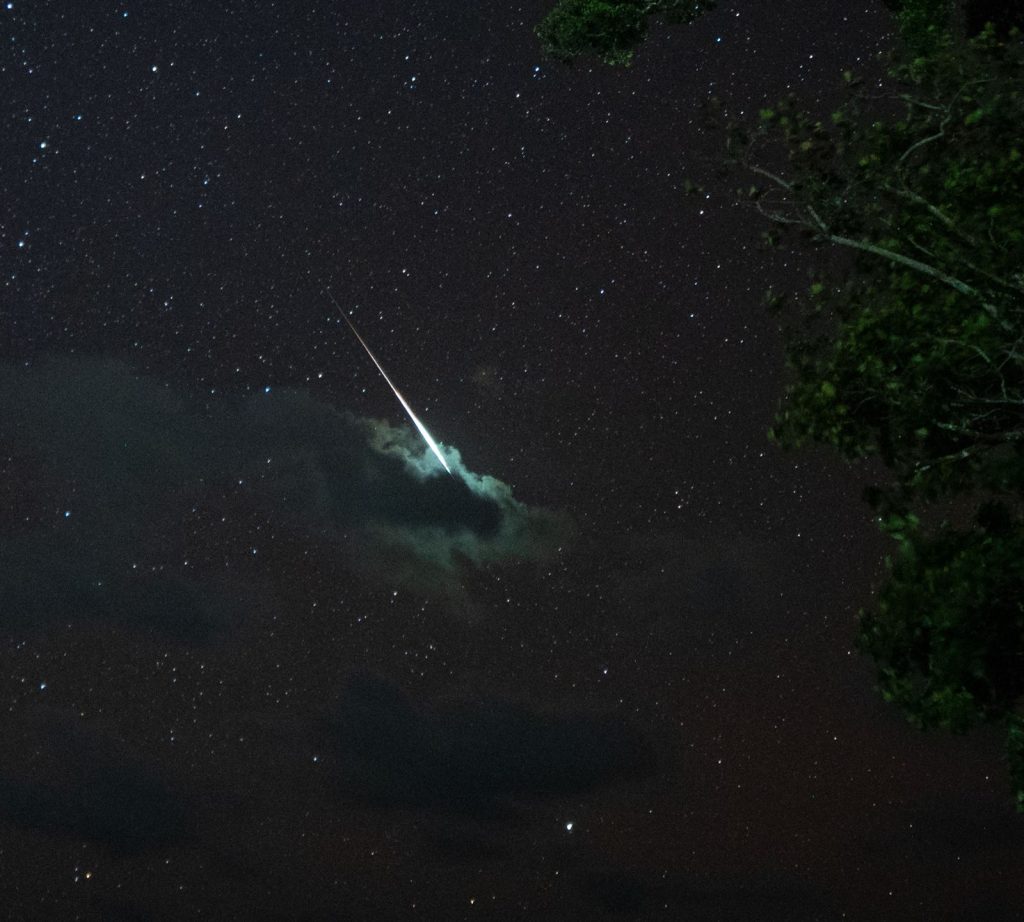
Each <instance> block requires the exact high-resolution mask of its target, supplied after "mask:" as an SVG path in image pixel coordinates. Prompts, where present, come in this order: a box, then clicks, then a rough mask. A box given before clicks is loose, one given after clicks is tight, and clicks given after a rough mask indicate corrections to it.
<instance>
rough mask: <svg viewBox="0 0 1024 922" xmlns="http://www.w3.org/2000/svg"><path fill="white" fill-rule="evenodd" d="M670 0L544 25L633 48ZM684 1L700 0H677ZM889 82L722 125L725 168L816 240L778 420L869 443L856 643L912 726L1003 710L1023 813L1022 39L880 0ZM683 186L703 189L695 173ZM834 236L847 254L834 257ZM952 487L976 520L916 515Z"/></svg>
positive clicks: (621, 0)
mask: <svg viewBox="0 0 1024 922" xmlns="http://www.w3.org/2000/svg"><path fill="white" fill-rule="evenodd" d="M668 5H669V4H665V3H660V4H659V3H646V4H645V3H641V2H629V0H561V2H560V3H559V5H558V6H557V7H556V8H555V10H553V11H552V13H551V15H549V16H548V18H547V19H545V21H544V23H542V24H541V27H540V28H539V29H538V32H539V34H540V35H541V38H542V40H543V41H544V44H545V47H546V48H547V49H548V50H549V51H550V52H551V53H553V54H555V55H556V56H557V57H560V58H562V59H564V60H569V59H571V58H573V57H575V56H576V55H578V54H595V55H597V56H598V57H600V58H602V59H603V60H604V61H606V62H608V63H611V64H628V63H629V61H630V60H631V58H632V54H633V51H634V49H635V48H636V46H637V44H638V43H639V42H641V41H642V40H643V38H644V36H645V34H646V29H647V17H648V15H650V14H653V13H666V14H667V12H668V11H667V9H665V7H667V6H668ZM672 5H673V6H677V7H679V9H680V10H684V9H685V11H686V12H687V13H688V15H687V16H684V17H681V18H684V19H692V17H693V15H695V14H696V13H698V12H700V11H701V10H702V9H703V8H706V7H707V6H709V5H710V4H704V3H680V4H672ZM887 5H888V6H890V7H891V8H892V9H893V12H894V15H895V17H896V22H897V25H898V28H899V31H900V36H901V44H900V47H899V49H898V50H897V52H896V54H895V55H894V57H893V59H892V60H891V61H890V66H889V74H888V78H887V79H886V80H885V81H883V82H881V83H876V84H875V85H873V86H868V85H865V84H864V83H863V82H862V81H861V80H859V79H858V78H857V77H855V76H854V75H853V74H852V73H849V72H848V73H846V74H845V75H844V77H845V81H846V86H847V94H846V100H845V102H844V103H843V104H842V105H840V106H839V107H838V108H837V109H836V111H835V112H833V113H832V114H831V117H830V118H829V119H826V120H822V119H819V118H815V117H814V116H813V115H810V114H808V113H806V112H805V111H803V110H802V109H801V107H800V106H799V104H798V102H797V100H796V99H795V97H792V96H791V97H788V98H786V99H783V100H781V101H780V102H778V103H777V104H775V105H773V106H770V107H766V108H765V109H763V110H762V111H761V113H760V119H759V120H758V122H757V123H756V124H754V125H753V126H751V125H747V124H737V123H735V122H730V121H729V120H728V118H727V117H724V116H723V117H722V118H719V117H718V116H716V115H715V113H712V117H711V123H712V124H719V126H720V127H723V128H724V129H725V134H726V138H727V157H726V172H727V173H728V174H729V175H733V176H737V175H739V176H742V177H743V181H744V186H743V188H741V189H739V190H738V192H737V194H738V196H739V197H740V199H741V201H743V202H744V203H746V204H747V205H748V206H749V207H750V208H752V209H753V210H755V211H756V212H758V213H759V214H760V216H761V217H762V218H763V219H764V220H765V222H766V224H767V230H766V233H765V239H766V241H767V242H768V243H769V244H770V245H773V246H781V245H792V246H796V247H798V248H800V249H802V250H805V251H810V252H811V253H813V254H816V256H817V257H818V258H816V259H815V265H816V266H817V269H816V272H815V277H814V279H813V282H812V284H811V285H810V288H809V290H808V291H807V292H806V294H804V295H802V296H800V297H799V298H796V299H793V300H792V302H791V299H787V298H785V297H780V296H779V295H777V294H775V293H773V292H769V294H768V303H769V304H770V305H772V306H774V307H776V308H777V309H780V310H787V312H788V315H789V318H790V319H789V321H788V322H787V332H786V357H787V366H788V372H789V374H788V383H787V386H786V391H785V395H784V399H783V401H782V404H781V406H780V409H779V412H778V414H777V416H776V420H775V425H774V428H773V431H772V435H773V437H774V438H775V439H776V440H777V441H778V442H779V443H780V444H782V445H783V446H784V447H789V448H792V447H798V446H801V445H803V444H806V443H819V444H826V445H830V446H832V447H833V448H835V449H837V450H838V451H839V452H840V453H841V454H842V455H843V456H844V457H846V458H848V459H851V460H852V459H857V458H864V457H878V458H881V460H882V461H883V462H884V463H885V465H886V466H887V469H888V471H889V476H888V478H887V480H886V482H884V483H882V484H879V485H878V486H876V487H875V488H872V489H871V490H870V491H868V495H867V498H868V499H869V501H870V502H871V503H872V505H873V506H874V507H875V508H876V510H877V512H878V514H879V515H878V521H879V522H880V524H881V525H882V527H883V528H884V529H885V530H886V531H887V532H888V533H889V534H890V535H891V536H892V537H893V538H894V539H895V540H896V542H897V553H896V555H895V561H894V562H891V563H890V567H889V576H888V580H887V582H886V584H885V585H884V586H883V588H882V590H881V592H880V594H879V598H878V600H877V604H876V605H875V607H874V608H873V609H871V610H870V611H867V612H862V613H861V619H860V629H859V640H858V642H859V645H860V647H861V648H862V649H863V650H864V651H865V652H867V653H868V654H869V655H871V656H872V658H873V659H874V660H875V662H876V664H877V667H878V679H879V685H880V688H881V691H882V693H883V695H884V696H885V697H886V698H887V700H889V701H891V702H893V703H894V704H896V705H898V706H899V707H900V708H901V709H902V710H903V711H904V712H905V714H906V715H907V716H908V718H909V719H910V720H911V721H912V722H913V723H914V724H915V725H917V726H919V727H922V728H931V727H939V728H944V729H947V730H951V731H954V732H964V731H966V730H968V729H969V728H971V727H973V726H975V725H978V724H983V723H996V724H999V725H1002V726H1003V727H1004V728H1005V730H1006V734H1007V758H1008V762H1009V766H1010V772H1011V776H1012V779H1013V784H1014V787H1015V791H1016V797H1017V804H1018V807H1019V808H1020V809H1021V810H1024V515H1022V510H1024V135H1022V134H1021V127H1020V126H1021V125H1024V42H1022V40H1021V34H1020V32H1019V31H1017V30H1016V29H1014V28H1012V26H1013V25H1014V23H1015V21H1016V20H1015V18H1014V16H1019V15H1021V14H1020V11H1019V10H1018V11H1017V12H1016V13H1015V14H1012V15H1009V16H1006V15H1004V16H1003V17H1002V18H1001V21H1000V23H999V24H998V26H996V25H993V24H988V25H986V26H985V27H984V28H981V29H980V31H979V32H978V34H976V35H975V34H973V31H968V29H972V30H973V29H974V28H977V22H978V21H979V16H981V15H982V13H983V10H984V9H987V7H986V0H967V2H966V3H958V2H955V0H888V2H887ZM691 189H692V190H694V191H703V190H701V189H700V188H699V187H695V186H692V185H691ZM834 253H845V254H846V255H847V257H848V259H847V260H846V261H845V265H843V266H842V267H841V268H836V265H835V260H834V259H831V258H830V256H829V258H826V254H834ZM950 501H953V502H955V503H956V504H957V505H958V506H959V507H961V508H962V507H964V506H965V505H968V506H969V505H973V506H975V507H976V508H977V513H976V515H975V518H974V523H973V526H972V527H967V528H963V527H953V526H951V525H949V524H948V523H946V522H943V523H942V524H940V525H939V526H938V527H937V528H933V529H931V530H929V529H925V528H924V527H923V526H922V524H921V519H920V518H919V516H918V514H917V513H921V514H922V515H923V510H924V509H933V508H935V507H936V504H942V503H946V504H948V503H949V502H950Z"/></svg>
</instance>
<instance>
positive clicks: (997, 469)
mask: <svg viewBox="0 0 1024 922" xmlns="http://www.w3.org/2000/svg"><path fill="white" fill-rule="evenodd" d="M1022 51H1024V49H1022V46H1021V44H1020V42H1019V41H1018V42H1017V43H1016V44H1015V45H1012V46H1010V45H1004V44H1001V43H999V42H998V41H996V40H995V39H994V37H993V35H992V33H991V32H990V31H988V32H984V33H983V34H982V35H981V36H979V37H978V38H976V39H973V40H971V41H970V42H969V43H968V45H967V46H966V48H957V47H954V46H952V45H950V46H947V47H946V48H945V49H944V50H943V51H942V52H940V53H937V54H936V55H935V56H933V57H930V58H927V59H925V58H917V59H915V60H914V61H912V62H910V63H909V64H907V65H905V66H902V67H898V68H896V69H894V71H893V79H894V80H896V81H898V82H897V86H896V92H894V93H891V94H889V96H888V97H887V98H885V99H880V98H879V97H873V98H869V95H868V93H867V91H866V90H865V89H864V88H863V87H861V86H857V85H856V84H855V81H853V80H852V78H851V79H850V81H849V82H850V83H851V84H854V87H853V92H852V96H851V98H850V99H849V101H848V102H847V103H846V104H845V105H844V106H842V107H841V108H840V109H838V110H837V111H836V112H834V113H833V115H832V124H831V125H830V126H829V128H826V127H825V126H823V125H822V123H821V122H820V121H816V120H814V119H813V118H812V117H810V116H808V115H806V114H805V113H802V112H800V111H799V110H798V109H797V108H796V104H795V101H794V100H792V99H788V100H784V101H783V102H782V103H780V104H779V105H778V106H777V107H775V108H772V109H765V110H763V111H762V112H761V124H760V125H759V126H757V127H756V128H755V129H754V130H753V131H748V130H746V129H744V128H736V127H735V126H733V128H732V130H731V133H730V139H729V146H730V150H731V153H732V157H731V163H732V165H733V166H734V167H736V168H738V169H740V170H743V171H747V172H748V173H749V174H750V175H752V176H753V177H754V179H755V180H758V182H757V183H756V184H755V185H752V186H751V187H750V188H749V189H748V190H747V192H746V198H747V200H748V202H749V203H750V204H751V206H752V207H753V208H755V209H756V210H757V211H758V212H759V213H760V214H761V215H762V216H763V217H764V218H765V219H767V221H768V222H770V224H772V225H774V227H775V228H776V229H777V230H778V231H780V232H788V233H790V234H792V233H793V232H797V234H798V235H799V237H800V240H801V242H802V243H803V244H804V245H806V246H809V247H811V248H816V247H817V248H820V247H823V246H833V247H838V248H840V249H841V250H845V251H847V252H848V253H850V254H851V255H852V256H853V257H854V269H853V271H852V272H849V273H844V274H843V275H841V276H834V275H832V276H830V275H828V274H827V273H825V274H823V275H822V276H821V277H820V278H819V280H818V281H816V282H815V283H814V284H813V285H812V286H811V288H810V291H809V293H808V298H807V302H808V304H807V309H806V310H805V311H804V315H803V320H802V325H801V328H800V329H799V330H791V331H790V335H789V340H788V349H787V353H788V362H789V366H790V369H791V371H792V381H791V383H790V385H789V387H788V389H787V393H786V400H785V402H784V405H783V408H782V410H781V412H780V413H779V415H778V418H777V421H776V428H775V430H774V431H775V435H776V437H777V438H778V439H779V440H780V441H781V442H782V443H783V444H785V445H788V446H793V447H795V446H799V445H801V444H803V443H805V442H810V441H815V442H824V443H826V444H830V445H832V446H833V447H835V448H837V449H838V450H839V451H840V452H841V453H842V454H843V455H845V456H846V457H847V458H851V459H852V458H859V457H864V456H867V455H880V456H881V457H882V459H883V460H884V461H885V462H886V463H887V464H888V465H889V466H890V467H891V468H892V469H893V472H894V475H895V476H894V480H895V482H894V484H893V485H892V486H893V487H895V490H893V491H890V494H889V497H890V498H891V499H894V500H899V501H900V502H902V503H906V502H908V501H910V500H913V499H917V498H924V499H927V500H935V499H939V498H942V497H944V496H949V495H953V494H956V493H963V492H967V491H969V490H973V489H987V490H995V491H1011V492H1014V493H1016V494H1017V495H1024V465H1022V461H1024V264H1022V262H1021V257H1022V255H1024V144H1022V143H1020V141H1019V140H1018V138H1019V128H1018V127H1017V126H1019V125H1020V124H1021V119H1022V118H1024V83H1022V80H1021V77H1022V75H1024V53H1022ZM880 102H882V103H898V104H900V105H901V107H902V108H903V112H902V113H901V114H899V115H898V116H897V117H888V118H883V119H879V118H877V117H875V115H874V114H872V113H871V112H869V111H868V109H869V106H870V107H872V108H874V109H875V110H877V108H878V104H879V103H880ZM770 140H775V141H777V142H780V143H781V145H782V147H783V149H784V152H785V156H786V159H787V161H788V162H787V165H786V168H785V173H784V175H782V171H773V170H769V169H767V168H765V167H763V166H761V165H760V163H759V162H758V159H757V158H758V155H759V153H762V152H763V151H764V149H765V146H766V142H768V141H770ZM769 240H770V241H771V242H774V243H778V242H780V241H781V235H780V233H776V232H774V231H773V232H770V233H769Z"/></svg>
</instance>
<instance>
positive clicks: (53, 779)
mask: <svg viewBox="0 0 1024 922" xmlns="http://www.w3.org/2000/svg"><path fill="white" fill-rule="evenodd" d="M549 6H550V0H531V2H529V3H522V4H512V5H510V6H507V5H504V4H500V3H450V2H449V3H444V2H441V0H406V2H394V0H384V2H375V3H363V2H359V3H357V2H340V0H339V2H327V0H321V2H315V3H306V2H295V3H283V2H270V0H267V2H261V3H251V2H243V0H208V2H203V3H196V2H184V3H156V2H153V3H145V4H135V3H130V2H129V3H122V4H117V3H108V2H93V0H83V2H70V0H66V2H57V0H40V2H32V0H12V2H5V3H4V4H3V6H2V8H0V36H2V52H0V78H2V87H3V103H2V107H0V283H2V287H0V319H2V323H0V349H2V352H0V703H2V711H0V713H2V716H3V722H2V724H0V726H2V734H0V916H2V917H3V918H5V919H6V918H10V919H16V920H22V919H24V920H36V919H40V920H42V919H47V920H50V919H72V918H76V919H102V920H117V919H132V920H146V919H153V920H177V919H188V918H208V919H281V920H286V919H308V920H335V919H336V920H362V919H414V918H425V919H476V918H480V919H525V918H530V919H551V920H561V919H567V920H569V919H605V918H607V919H619V918H622V919H634V918H636V919H647V918H651V919H667V920H675V919H688V920H689V919H693V920H718V919H729V920H732V919H736V920H741V919H742V920H746V919H752V918H762V919H785V920H803V919H808V920H809V919H837V918H849V919H875V918H887V919H900V918H908V919H909V918H922V919H923V918H929V919H958V920H959V919H980V918H984V919H1002V918H1019V915H1018V910H1020V908H1021V907H1022V906H1024V870H1022V866H1021V862H1020V855H1021V851H1022V848H1024V827H1022V826H1021V822H1020V820H1019V819H1018V818H1017V817H1016V816H1015V815H1014V814H1013V812H1012V806H1011V801H1010V796H1009V787H1008V782H1007V779H1006V772H1005V766H1004V764H1003V762H1002V756H1001V754H1000V740H999V738H998V737H997V735H995V734H993V735H986V733H984V732H982V733H978V734H976V735H973V736H971V737H968V738H954V737H947V736H942V735H934V736H927V735H923V734H920V733H918V732H917V731H915V730H913V729H912V728H911V727H909V726H908V725H906V724H905V723H904V722H903V720H902V718H901V717H900V716H899V715H898V714H897V713H895V712H894V711H893V710H892V709H890V708H888V707H887V706H886V705H884V704H883V703H882V702H881V700H880V699H879V698H878V697H877V695H876V694H875V692H874V690H873V687H872V685H873V676H872V668H871V664H870V663H869V662H867V661H865V660H864V659H863V658H862V657H861V656H859V655H858V654H857V653H855V652H854V651H853V650H852V642H853V637H854V633H855V628H856V624H855V617H856V612H857V610H858V609H859V608H860V607H862V606H865V605H868V604H870V601H871V598H872V594H873V592H874V591H875V590H876V589H877V587H878V585H879V583H880V581H881V579H882V578H883V576H884V572H885V571H884V563H883V560H884V556H885V554H886V553H887V552H888V551H889V546H888V545H887V543H886V539H885V538H884V537H883V536H882V535H881V534H880V533H879V532H878V530H877V528H876V527H875V526H874V524H873V523H872V522H871V519H870V510H869V508H868V507H867V506H866V505H865V504H863V503H862V501H861V491H862V489H863V487H864V485H865V484H867V483H869V482H870V480H871V477H872V476H873V475H874V474H877V473H878V472H877V470H875V469H873V468H871V467H870V466H864V467H861V468H859V469H857V468H853V469H851V468H849V467H847V466H845V465H843V464H842V463H841V462H840V461H839V460H838V459H837V458H835V457H834V456H832V455H831V454H829V453H827V452H815V451H808V452H805V453H801V454H786V453H783V452H781V451H780V450H779V449H777V448H776V447H774V446H773V445H772V444H770V443H769V441H768V438H767V429H768V427H769V426H770V424H771V417H772V412H773V410H774V408H775V406H776V404H777V401H778V398H779V395H780V392H781V387H782V352H781V344H780V337H779V335H778V332H777V329H776V321H775V320H774V319H773V318H771V317H769V316H768V315H767V314H766V312H765V310H764V308H763V306H762V304H761V297H762V295H763V293H764V291H765V289H766V288H767V287H768V286H769V285H775V286H776V287H779V288H782V289H785V290H790V291H798V290H800V289H801V287H803V286H805V285H806V284H807V273H808V270H809V269H810V268H811V267H812V261H811V260H812V257H811V256H810V255H809V254H807V253H799V252H797V253H790V254H786V253H785V252H782V253H778V254H773V253H767V252H765V251H763V250H762V249H760V248H759V247H758V240H759V235H760V232H761V231H762V230H764V229H765V228H764V227H763V226H762V225H760V224H759V223H758V222H757V221H756V220H755V219H754V218H753V217H752V216H751V214H750V213H749V212H748V211H746V210H744V209H743V208H741V207H739V206H737V205H736V204H735V196H734V193H733V191H732V185H730V183H728V182H724V181H723V180H721V179H718V178H716V176H715V167H716V165H717V164H718V162H719V161H720V160H721V158H722V152H723V147H724V137H723V135H722V134H721V133H720V132H716V131H714V130H710V129H708V128H706V127H704V123H703V120H702V117H701V113H700V105H701V103H703V102H704V101H706V100H707V99H708V97H709V96H712V95H714V96H718V97H720V98H721V100H722V102H723V104H724V106H725V108H726V109H727V111H728V112H729V113H730V114H731V115H734V116H737V117H738V116H740V114H741V113H746V114H747V115H751V114H753V115H756V111H757V109H758V108H759V107H760V106H762V105H765V104H766V103H767V102H770V101H772V100H774V99H777V98H778V97H779V96H780V95H782V94H783V93H784V92H786V91H787V89H792V90H794V91H796V92H797V93H798V94H799V95H800V97H801V98H802V99H803V100H804V101H805V104H806V105H807V106H808V107H810V108H812V109H814V110H816V111H821V112H827V111H828V109H827V107H828V106H829V105H830V102H833V101H835V100H836V99H838V98H839V97H838V86H839V84H840V75H841V72H842V71H843V70H844V69H847V68H853V69H855V70H859V71H860V72H862V73H865V74H867V75H868V76H869V78H871V79H874V78H876V77H877V75H878V74H880V73H881V72H882V71H881V68H880V66H879V65H878V64H877V63H875V62H874V61H873V59H874V57H875V55H876V54H877V52H879V51H881V50H884V49H886V48H888V47H889V46H890V44H891V42H892V41H893V35H892V26H891V23H890V20H889V18H888V15H887V13H886V12H885V10H884V9H883V8H882V6H881V4H880V3H877V2H875V0H865V2H864V3H861V4H858V5H851V4H848V3H846V2H843V0H818V2H815V3H806V2H798V0H782V2H775V3H766V2H762V0H731V2H729V0H724V2H722V3H721V4H720V6H719V9H718V10H717V11H716V12H714V13H712V14H710V15H707V16H705V17H703V18H702V19H700V20H699V21H698V22H697V23H695V24H694V25H692V26H689V27H686V26H682V27H674V28H665V27H661V26H658V27H656V28H655V29H654V30H653V31H652V35H651V37H650V40H649V41H648V42H647V43H646V44H645V45H644V47H643V48H642V50H641V53H640V55H639V56H638V59H637V61H636V63H635V65H634V66H633V67H632V68H630V69H628V70H621V71H613V70H609V69H607V68H603V67H598V66H593V67H591V66H588V65H587V64H586V63H584V64H582V65H577V66H575V67H571V68H569V67H565V66H562V65H559V64H556V63H555V62H553V61H550V60H547V59H545V58H543V56H542V54H541V52H540V50H539V47H538V42H537V39H536V37H535V36H534V34H533V28H534V26H535V25H536V23H537V22H538V21H539V20H540V19H541V18H542V16H543V15H544V13H545V12H546V11H547V9H548V8H549ZM688 177H689V178H691V179H693V180H694V181H695V182H698V183H702V184H704V185H705V186H706V190H707V191H706V193H705V195H704V197H701V196H697V197H693V196H686V195H684V193H683V184H684V181H685V179H686V178H688ZM326 289H329V290H330V292H331V293H332V294H333V296H334V297H335V298H336V299H337V301H338V302H339V303H340V304H341V306H342V307H343V309H344V310H345V311H346V313H348V315H349V316H350V317H351V319H352V320H353V321H354V322H355V324H356V325H357V326H358V328H359V331H360V333H361V334H362V336H363V337H364V338H365V339H366V341H367V343H368V344H369V346H370V348H372V349H373V351H374V353H375V354H376V355H377V357H378V358H379V359H380V361H381V363H382V364H383V366H384V368H385V369H386V370H387V372H388V374H389V375H390V376H391V378H392V379H393V381H394V382H395V384H396V385H397V386H398V388H399V389H401V391H402V392H403V394H404V395H405V396H406V398H407V399H408V400H409V402H410V403H411V405H412V406H413V408H414V409H415V410H416V412H417V413H419V414H420V416H421V418H422V419H423V421H424V423H425V424H426V425H427V427H428V428H429V429H430V431H431V433H432V434H433V436H434V437H435V438H436V439H437V440H438V441H439V442H440V443H441V444H442V446H443V450H444V452H445V455H446V457H447V458H448V460H449V462H450V463H451V465H452V468H453V476H451V477H449V476H448V475H447V474H445V473H444V471H443V470H442V469H441V468H440V466H439V465H438V463H437V461H436V459H435V458H434V457H433V455H431V454H430V452H429V450H428V449H427V447H426V445H425V444H424V443H423V441H422V440H421V439H420V437H419V435H418V434H417V433H416V432H415V430H414V429H413V428H412V427H411V425H410V422H409V420H408V418H407V417H406V415H405V413H404V411H403V410H402V407H401V406H400V405H399V403H398V401H397V400H396V399H395V397H394V395H393V394H392V393H391V391H390V389H389V388H388V386H387V384H386V383H385V381H384V380H383V378H382V377H381V376H380V374H379V373H378V372H377V370H376V368H374V366H373V364H372V362H371V361H370V359H369V357H368V356H367V355H366V353H365V352H364V351H363V349H362V348H361V347H360V345H359V343H358V341H357V340H356V338H355V337H354V336H353V335H352V333H351V331H350V330H349V329H348V328H347V326H346V325H345V324H344V322H343V321H342V318H341V316H340V314H339V313H338V311H336V310H335V308H334V307H333V305H332V304H331V302H330V299H329V298H328V296H327V295H326V294H325V293H324V292H325V290H326Z"/></svg>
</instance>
